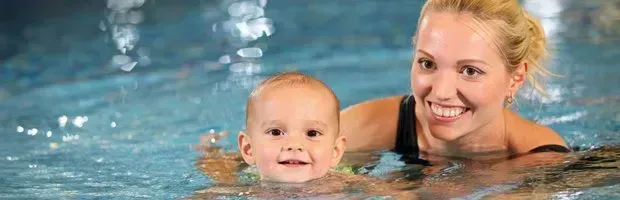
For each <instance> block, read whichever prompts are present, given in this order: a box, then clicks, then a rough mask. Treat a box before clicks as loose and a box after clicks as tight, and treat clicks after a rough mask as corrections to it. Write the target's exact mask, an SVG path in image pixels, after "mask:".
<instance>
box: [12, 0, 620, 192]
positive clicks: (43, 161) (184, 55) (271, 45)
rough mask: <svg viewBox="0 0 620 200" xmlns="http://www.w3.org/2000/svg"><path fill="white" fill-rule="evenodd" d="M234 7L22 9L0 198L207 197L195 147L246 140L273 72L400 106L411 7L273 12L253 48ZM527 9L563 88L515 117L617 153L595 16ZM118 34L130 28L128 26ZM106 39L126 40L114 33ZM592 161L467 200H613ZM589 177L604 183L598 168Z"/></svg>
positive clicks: (611, 86)
mask: <svg viewBox="0 0 620 200" xmlns="http://www.w3.org/2000/svg"><path fill="white" fill-rule="evenodd" d="M128 2H131V1H128ZM230 2H232V1H209V2H205V1H187V2H186V1H184V2H183V3H182V4H181V3H172V2H160V1H149V0H146V1H145V2H144V3H143V4H142V5H141V6H139V7H138V6H137V7H135V8H134V9H133V10H134V11H136V13H133V14H132V15H131V16H133V17H126V18H122V17H120V18H119V17H116V18H113V17H109V16H110V13H114V12H113V11H115V10H114V9H112V8H118V5H117V7H114V5H112V6H110V7H111V8H110V7H108V6H107V5H106V2H105V1H102V2H101V3H100V4H92V5H91V4H89V5H82V4H79V3H76V2H74V3H73V4H75V7H76V8H71V6H64V7H63V6H59V5H56V6H58V7H59V10H60V11H58V12H56V13H53V12H52V13H50V12H41V10H37V9H42V8H37V7H32V6H31V7H28V9H31V10H28V11H29V12H26V13H28V15H29V19H39V20H30V21H28V23H27V24H26V22H24V24H21V22H19V21H17V22H13V24H12V25H16V24H17V25H20V24H21V25H22V28H23V29H19V30H12V29H11V31H8V32H5V33H3V35H2V38H9V39H5V40H0V41H3V42H5V43H6V44H13V45H14V48H13V50H14V51H12V53H11V54H7V55H8V56H7V57H6V59H4V60H2V61H0V65H1V66H2V67H1V68H0V79H1V81H0V135H1V136H2V140H1V141H0V168H1V169H2V170H1V171H0V198H2V199H7V198H8V199H24V198H37V199H58V198H61V199H91V198H104V199H110V198H114V199H116V198H118V199H133V198H149V199H153V198H154V199H176V198H183V197H188V196H191V195H192V194H194V192H195V191H197V190H200V189H203V188H205V187H208V186H209V185H211V184H212V180H211V179H210V178H209V177H208V176H206V175H204V174H202V173H201V172H200V171H199V170H198V169H197V168H196V166H195V165H194V163H195V162H196V161H197V160H199V158H200V156H201V154H200V152H198V151H196V150H194V146H195V145H197V144H198V143H199V141H200V136H201V135H203V134H205V133H208V132H209V131H211V130H212V131H215V132H219V131H229V132H231V133H236V132H238V131H240V130H242V129H243V128H244V127H243V119H244V108H245V106H244V103H245V98H246V96H247V95H248V94H249V92H250V90H251V88H252V87H253V86H254V85H255V84H257V83H258V82H259V81H260V80H261V79H262V78H264V77H265V76H268V75H270V74H273V73H276V72H279V71H283V70H299V71H302V72H305V73H308V74H311V75H314V76H316V77H318V78H320V79H322V80H324V81H325V82H326V83H327V84H328V85H330V86H331V87H332V88H333V90H334V91H335V92H336V94H337V95H338V97H339V98H340V101H341V105H342V106H348V105H352V104H354V103H357V102H360V101H364V100H367V99H370V98H377V97H383V96H389V95H401V94H406V93H408V92H409V87H410V86H409V84H408V83H409V67H410V62H411V60H410V59H411V56H412V54H411V46H410V37H411V35H412V33H413V32H414V30H415V23H416V21H417V18H418V14H417V13H418V11H419V9H420V7H421V1H405V0H402V1H401V0H390V1H370V0H358V1H339V2H334V1H327V0H318V1H316V0H315V1H299V2H297V1H269V2H267V4H266V5H265V6H264V7H263V11H264V12H263V13H262V15H261V13H259V12H258V11H255V12H252V13H250V14H249V15H247V18H249V19H250V20H246V22H249V21H251V20H252V19H257V18H260V17H261V16H262V17H264V18H265V19H268V20H263V21H261V20H257V21H255V22H261V23H262V22H266V23H265V24H267V25H265V24H262V26H258V27H259V28H265V27H267V28H266V29H267V30H268V31H267V32H271V34H266V33H265V32H263V33H265V34H264V35H263V37H260V38H256V39H254V38H253V37H252V35H251V34H250V36H248V34H247V32H245V33H244V32H243V31H239V30H240V29H234V27H236V26H232V27H233V28H231V29H226V28H227V25H226V24H227V23H226V22H227V20H229V19H230V18H231V13H229V12H228V6H229V5H230ZM257 2H258V1H257ZM524 2H525V3H526V5H528V9H530V10H532V11H536V13H538V15H540V16H541V17H544V19H543V24H544V25H545V27H546V28H547V30H549V31H548V33H549V37H550V39H551V46H550V47H551V49H552V50H553V53H554V57H553V59H552V60H551V61H550V62H549V63H548V64H549V66H550V67H551V68H552V69H553V70H554V71H555V72H557V73H559V74H561V75H563V77H558V78H553V79H550V80H549V81H548V83H547V84H546V87H547V89H548V91H549V93H550V98H548V99H541V98H540V97H539V95H537V94H536V93H530V92H527V91H525V92H524V93H522V94H521V96H520V97H519V99H518V100H519V106H518V107H517V108H516V109H518V111H519V112H520V113H522V114H523V115H524V116H525V117H528V118H530V119H532V120H535V121H537V122H538V123H541V124H545V125H548V126H550V127H551V128H553V129H554V130H556V131H557V132H559V133H560V134H561V135H562V136H563V137H564V138H565V139H566V140H567V141H568V142H569V144H570V145H571V146H573V147H575V148H579V149H581V150H584V152H583V153H584V154H587V153H588V151H587V150H589V149H595V148H598V147H600V146H604V145H608V146H617V145H619V144H620V140H619V139H618V138H619V137H618V136H619V135H620V114H619V113H620V103H618V102H619V100H620V87H618V86H619V85H620V78H618V77H619V76H620V68H618V67H617V63H618V62H620V40H618V39H617V36H615V35H614V34H613V33H609V32H605V31H603V30H607V29H605V27H600V26H597V25H596V24H597V23H595V22H594V21H593V20H594V19H592V18H587V16H588V15H586V14H587V13H590V12H596V11H597V10H600V8H599V7H597V6H596V4H594V3H593V5H580V4H577V3H575V2H577V1H575V2H573V1H545V2H550V3H546V4H543V3H540V2H539V3H532V2H533V1H524ZM134 3H136V2H134ZM50 4H52V3H50ZM138 4H139V1H138V2H137V3H136V4H135V5H138ZM259 4H260V3H259ZM67 5H72V4H67ZM121 7H122V6H121ZM77 8H80V9H77ZM23 9H25V8H23ZM63 9H65V10H63ZM138 11H139V12H141V13H142V14H140V13H139V12H138ZM235 12H236V11H235V9H233V11H232V14H235ZM584 13H586V14H584ZM246 14H247V13H246ZM38 15H40V16H39V17H37V16H38ZM109 19H113V20H109ZM123 19H125V21H123ZM127 19H130V20H129V21H132V23H135V24H134V25H131V26H129V25H127V24H128V23H127V21H128V20H127ZM138 22H139V23H138ZM115 24H121V25H124V26H123V27H125V28H126V29H123V30H126V31H125V32H122V31H118V32H114V31H113V28H112V27H113V25H115ZM214 24H216V25H215V26H214ZM268 25H270V26H272V27H268ZM9 27H12V28H16V26H9ZM17 27H19V26H17ZM214 27H215V28H214ZM237 28H238V26H237ZM230 30H232V31H230ZM235 31H236V32H235ZM14 33H15V34H14ZM136 36H137V37H136ZM240 36H245V37H240ZM136 38H137V39H136ZM115 42H117V43H119V44H121V45H119V46H120V47H121V48H119V46H117V45H116V44H115ZM131 46H133V48H131ZM122 47H125V49H126V55H127V56H128V57H129V58H130V59H131V62H133V61H136V62H137V64H136V65H135V66H133V68H132V69H131V70H126V69H128V68H127V67H128V65H127V64H131V62H125V61H127V58H128V57H123V56H118V55H124V54H122V52H121V51H122V49H123V48H122ZM246 47H259V48H260V49H262V56H261V57H260V58H251V59H250V58H241V57H240V56H238V55H237V54H236V52H237V50H238V49H241V48H246ZM115 55H117V56H116V57H115ZM225 55H229V58H230V59H229V60H230V62H231V63H237V62H243V61H246V62H252V63H253V64H237V65H233V64H230V63H228V62H226V61H227V58H226V57H223V56H225ZM119 63H120V64H119ZM123 68H124V69H125V70H123ZM231 135H234V134H231ZM234 142H235V139H234V137H226V138H224V139H222V140H221V141H220V142H219V145H221V146H222V147H223V148H224V149H227V150H234V149H235V148H236V144H235V143H234ZM592 152H593V153H592V154H593V155H594V156H593V157H596V158H597V159H590V160H588V159H587V156H586V158H585V159H583V160H582V161H581V162H580V163H579V162H578V164H576V165H575V166H572V168H571V167H567V168H566V169H562V170H560V171H555V173H556V174H555V175H553V173H550V174H551V175H550V176H554V177H560V178H557V179H553V180H556V181H555V182H554V181H541V179H545V178H540V179H536V178H533V179H532V180H531V181H530V182H526V183H520V184H516V185H507V186H504V185H498V186H495V187H488V188H486V189H483V190H480V191H478V192H474V193H471V194H467V195H463V198H473V199H476V198H484V197H491V198H492V197H493V195H496V192H497V191H499V193H507V194H514V195H517V196H518V195H525V196H526V197H527V196H530V197H531V195H532V194H534V193H536V191H538V193H536V194H541V193H542V194H548V195H549V196H551V198H555V199H572V198H577V199H614V198H618V197H619V196H620V194H619V193H618V191H620V184H619V182H620V181H618V180H620V176H619V175H618V172H617V171H618V169H617V166H618V165H619V164H618V163H619V162H618V157H620V156H618V152H620V151H619V150H618V148H608V149H605V150H597V151H592ZM393 156H395V155H392V154H390V153H383V154H380V157H381V158H382V159H379V160H375V161H370V162H371V163H369V164H368V165H369V166H374V165H376V166H377V167H374V168H373V169H372V170H370V171H369V172H360V173H367V174H369V175H373V176H378V177H381V176H382V174H385V172H391V171H399V170H401V169H402V167H403V165H404V164H403V163H401V162H399V161H398V160H397V159H393ZM601 163H603V164H606V167H608V168H601V167H597V166H599V165H600V164H601ZM607 165H611V166H607ZM614 166H615V167H616V168H614ZM610 170H611V171H610ZM614 170H616V171H614ZM605 173H607V177H608V179H605V180H603V181H599V182H602V183H603V184H599V185H595V186H590V185H584V186H574V185H571V184H567V182H568V183H570V182H597V181H595V180H594V178H593V177H595V176H592V175H591V174H605ZM584 174H585V175H584ZM571 175H575V176H574V177H571ZM575 177H577V178H575ZM452 178H453V179H454V180H455V181H459V177H458V176H455V177H452ZM545 180H546V179H545ZM560 183H561V184H560ZM498 188H499V189H498ZM536 188H547V189H546V190H544V191H546V192H540V190H536ZM541 190H542V189H541ZM489 191H491V192H489ZM532 191H534V192H532Z"/></svg>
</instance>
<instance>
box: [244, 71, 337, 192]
mask: <svg viewBox="0 0 620 200" xmlns="http://www.w3.org/2000/svg"><path fill="white" fill-rule="evenodd" d="M339 110H340V107H339V103H338V98H337V97H336V95H335V94H334V92H333V91H332V90H331V89H330V88H329V87H327V86H326V85H325V84H324V83H323V82H321V81H319V80H317V79H314V78H312V77H310V76H307V75H304V74H301V73H294V72H289V73H283V74H280V75H277V76H273V77H271V78H269V79H267V80H265V81H263V82H262V83H261V84H260V85H258V86H257V87H256V88H255V89H254V91H253V92H252V93H251V94H250V97H249V98H248V102H247V109H246V131H247V133H240V134H239V136H238V138H237V140H238V144H239V150H240V152H241V156H242V157H243V160H245V162H246V163H247V164H249V165H256V168H257V169H258V172H259V175H260V179H261V181H270V182H287V183H302V182H307V181H310V180H313V179H317V178H321V177H323V176H325V175H326V174H327V172H328V171H329V169H330V168H332V167H335V166H336V165H337V164H338V163H339V162H340V159H341V158H342V155H343V153H344V149H345V143H346V139H345V138H344V136H340V135H339V128H338V126H339V121H338V119H339Z"/></svg>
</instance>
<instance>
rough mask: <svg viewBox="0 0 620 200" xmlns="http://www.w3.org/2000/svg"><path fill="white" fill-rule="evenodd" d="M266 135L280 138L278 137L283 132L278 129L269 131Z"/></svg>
mask: <svg viewBox="0 0 620 200" xmlns="http://www.w3.org/2000/svg"><path fill="white" fill-rule="evenodd" d="M267 133H269V135H273V136H280V135H282V134H283V132H282V131H281V130H280V129H271V130H269V131H268V132H267Z"/></svg>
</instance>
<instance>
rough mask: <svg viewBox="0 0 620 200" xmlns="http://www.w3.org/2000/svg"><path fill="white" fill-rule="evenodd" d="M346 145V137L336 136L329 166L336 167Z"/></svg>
mask: <svg viewBox="0 0 620 200" xmlns="http://www.w3.org/2000/svg"><path fill="white" fill-rule="evenodd" d="M346 146H347V138H346V137H345V136H340V137H338V138H336V141H335V142H334V151H333V153H332V160H331V167H336V166H337V165H338V163H340V160H341V159H342V155H343V154H344V151H345V148H346Z"/></svg>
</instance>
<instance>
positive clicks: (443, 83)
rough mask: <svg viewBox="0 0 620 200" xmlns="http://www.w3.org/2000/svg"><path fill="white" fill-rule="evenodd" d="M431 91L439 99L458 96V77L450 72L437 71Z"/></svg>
mask: <svg viewBox="0 0 620 200" xmlns="http://www.w3.org/2000/svg"><path fill="white" fill-rule="evenodd" d="M431 92H432V93H433V94H434V96H435V97H436V98H437V99H438V100H447V99H450V98H453V97H454V96H456V77H454V75H453V74H451V73H449V72H441V73H437V74H436V76H435V79H434V80H433V84H432V89H431Z"/></svg>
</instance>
